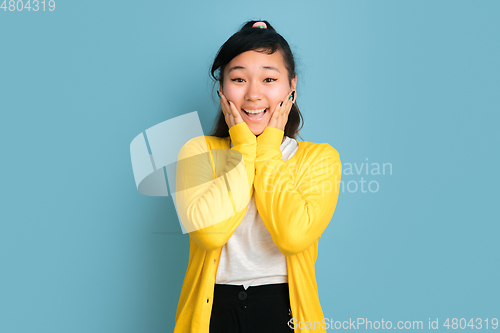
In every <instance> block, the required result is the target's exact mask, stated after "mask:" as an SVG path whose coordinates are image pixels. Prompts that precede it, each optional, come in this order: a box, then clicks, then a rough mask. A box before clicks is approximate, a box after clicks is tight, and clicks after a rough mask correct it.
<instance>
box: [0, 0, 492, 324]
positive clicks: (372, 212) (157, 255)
mask: <svg viewBox="0 0 500 333" xmlns="http://www.w3.org/2000/svg"><path fill="white" fill-rule="evenodd" d="M24 2H25V3H26V1H24ZM8 5H9V4H8V3H7V8H6V10H4V9H3V8H2V9H1V10H0V33H1V43H0V49H1V52H0V110H1V115H2V120H1V121H0V126H1V131H0V135H1V145H2V146H1V147H2V148H1V160H2V163H1V164H0V165H1V171H2V179H3V186H2V191H1V194H0V195H1V209H0V332H5V333H11V332H12V333H31V332H37V333H45V332H47V333H48V332H51V333H55V332H60V333H67V332H72V333H80V332H81V333H87V332H99V333H101V332H102V333H124V332H151V333H152V332H172V330H173V327H174V319H175V311H176V307H177V302H178V299H179V295H180V290H181V285H182V281H183V277H184V273H185V270H186V267H187V260H188V251H189V238H188V236H187V235H184V234H182V232H181V229H180V226H179V222H178V218H177V214H176V212H175V208H174V204H173V201H172V198H171V197H150V196H144V195H141V194H140V193H139V192H138V191H137V188H136V185H135V182H134V177H133V172H132V166H131V159H130V143H131V141H132V139H133V138H134V137H135V136H137V135H138V134H140V133H141V132H143V131H145V130H146V129H148V128H150V127H152V126H154V125H156V124H158V123H161V122H163V121H165V120H168V119H171V118H173V117H176V116H180V115H183V114H186V113H189V112H192V111H198V114H199V116H200V120H201V124H202V126H203V129H204V131H205V133H206V134H208V133H209V132H210V129H211V126H212V122H213V120H214V119H215V111H216V108H217V103H218V100H217V97H216V95H214V94H213V93H212V90H211V87H212V86H211V81H210V80H209V77H208V71H209V68H210V65H211V62H212V61H213V58H214V56H215V54H216V52H217V50H218V48H219V47H220V46H221V45H222V44H223V43H224V42H225V41H226V40H227V38H229V37H230V36H231V35H232V34H233V33H234V32H236V31H237V30H238V29H239V27H240V26H241V24H243V22H245V21H246V20H249V19H266V20H269V22H271V24H273V26H274V27H275V28H276V29H277V30H278V32H280V33H281V34H282V35H283V36H284V37H285V38H286V39H287V40H288V42H289V43H290V45H291V47H292V51H294V52H295V55H296V59H297V65H298V68H297V70H298V76H299V81H298V88H297V94H298V103H299V105H300V107H301V110H302V113H303V115H304V119H305V125H304V127H303V129H302V131H301V135H302V138H303V140H305V141H312V142H328V143H329V144H331V145H332V146H333V147H334V148H336V149H337V150H338V151H339V153H340V156H341V160H342V163H343V165H344V174H343V176H342V181H343V186H344V187H343V189H341V193H340V196H339V201H338V205H337V209H336V211H335V214H334V216H333V219H332V221H331V223H330V225H329V227H328V228H327V230H326V231H325V233H324V234H323V236H322V238H321V240H320V243H319V256H318V260H317V262H316V276H317V281H318V288H319V293H320V300H321V304H322V307H323V312H324V315H325V317H326V318H329V319H330V318H331V319H333V320H334V321H335V320H338V321H349V320H357V318H365V319H367V320H370V321H381V320H382V319H383V320H384V321H388V320H390V321H392V324H393V326H396V325H397V322H398V321H403V322H405V321H410V322H412V321H422V322H423V324H424V329H420V331H429V329H428V322H429V318H430V319H431V321H435V320H436V319H438V320H439V330H445V329H446V327H444V326H443V324H444V323H445V320H446V319H447V318H457V319H458V320H459V319H460V318H465V319H467V322H469V320H470V319H471V318H473V319H474V322H475V323H477V322H478V321H477V319H481V320H482V326H483V327H482V330H487V331H493V332H494V331H497V332H500V327H498V328H497V329H496V330H495V329H493V327H492V326H491V320H492V318H499V319H500V286H499V283H498V281H500V267H499V262H500V261H499V259H500V245H499V244H500V242H499V233H500V228H499V223H498V222H499V218H498V211H497V208H496V206H495V205H496V204H497V203H498V199H499V195H498V188H499V185H500V182H499V172H498V169H497V168H498V166H499V165H500V164H499V162H500V159H499V155H498V150H499V149H498V148H499V145H498V144H499V141H500V140H499V134H498V126H499V91H500V79H499V78H500V65H499V60H498V59H500V37H499V36H500V35H499V33H498V32H499V31H500V20H499V19H498V17H499V14H500V2H498V1H476V2H473V1H460V0H453V1H399V0H398V1H396V0H395V1H388V0H387V1H374V0H369V1H318V2H304V1H282V2H280V1H276V2H271V3H269V2H267V1H253V2H251V3H250V2H235V1H218V2H209V1H198V2H180V1H167V2H165V1H149V2H137V1H106V2H102V1H99V2H98V1H93V2H92V1H90V2H89V1H71V2H70V1H60V0H56V8H55V10H54V11H49V7H48V5H49V4H48V3H47V4H46V6H47V7H46V10H45V11H42V10H41V9H40V10H39V11H38V12H34V11H33V10H31V11H28V10H27V9H23V10H21V11H19V10H17V9H16V10H13V11H10V10H9V7H8ZM18 6H20V5H18ZM40 6H41V5H40ZM32 7H33V4H32ZM299 140H301V139H300V138H299ZM367 163H368V167H369V168H368V174H367V170H366V166H367ZM384 163H385V173H384V174H382V173H383V171H384V169H383V168H382V167H383V164H384ZM349 165H350V168H351V169H350V171H349ZM377 165H378V166H379V167H380V174H377V172H376V167H377ZM369 183H371V187H370V188H368V185H369ZM361 185H363V186H364V187H363V188H361ZM486 319H488V320H489V324H490V326H489V328H488V329H486V322H485V320H486ZM450 324H451V322H450ZM407 325H408V324H407ZM407 327H408V326H407ZM360 329H361V330H366V331H375V329H372V330H370V329H365V328H364V326H361V327H360ZM393 329H394V327H393ZM449 330H453V329H452V328H451V327H450V329H449ZM458 330H459V331H462V332H469V331H470V332H471V331H474V330H477V326H476V327H475V328H474V329H473V328H471V327H466V328H465V329H458ZM434 331H436V330H434Z"/></svg>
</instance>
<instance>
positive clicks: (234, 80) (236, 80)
mask: <svg viewBox="0 0 500 333" xmlns="http://www.w3.org/2000/svg"><path fill="white" fill-rule="evenodd" d="M238 80H241V81H238ZM231 81H233V82H243V81H245V80H243V79H240V78H236V79H231Z"/></svg>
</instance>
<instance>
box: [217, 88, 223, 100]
mask: <svg viewBox="0 0 500 333" xmlns="http://www.w3.org/2000/svg"><path fill="white" fill-rule="evenodd" d="M217 95H219V99H221V100H222V97H221V95H220V92H219V91H218V90H217Z"/></svg>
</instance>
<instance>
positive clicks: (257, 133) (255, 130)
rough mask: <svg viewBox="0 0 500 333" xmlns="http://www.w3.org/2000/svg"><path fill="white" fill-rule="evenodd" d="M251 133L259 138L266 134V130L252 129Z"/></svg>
mask: <svg viewBox="0 0 500 333" xmlns="http://www.w3.org/2000/svg"><path fill="white" fill-rule="evenodd" d="M250 131H252V133H253V135H255V136H259V135H261V134H262V132H264V128H261V129H252V128H251V129H250Z"/></svg>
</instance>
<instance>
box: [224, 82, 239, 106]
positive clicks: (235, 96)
mask: <svg viewBox="0 0 500 333" xmlns="http://www.w3.org/2000/svg"><path fill="white" fill-rule="evenodd" d="M242 94H243V92H242V89H238V87H235V86H233V85H230V84H228V85H227V86H225V87H224V95H226V97H227V99H229V100H230V101H232V102H236V101H237V100H239V99H240V98H241V95H242Z"/></svg>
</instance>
